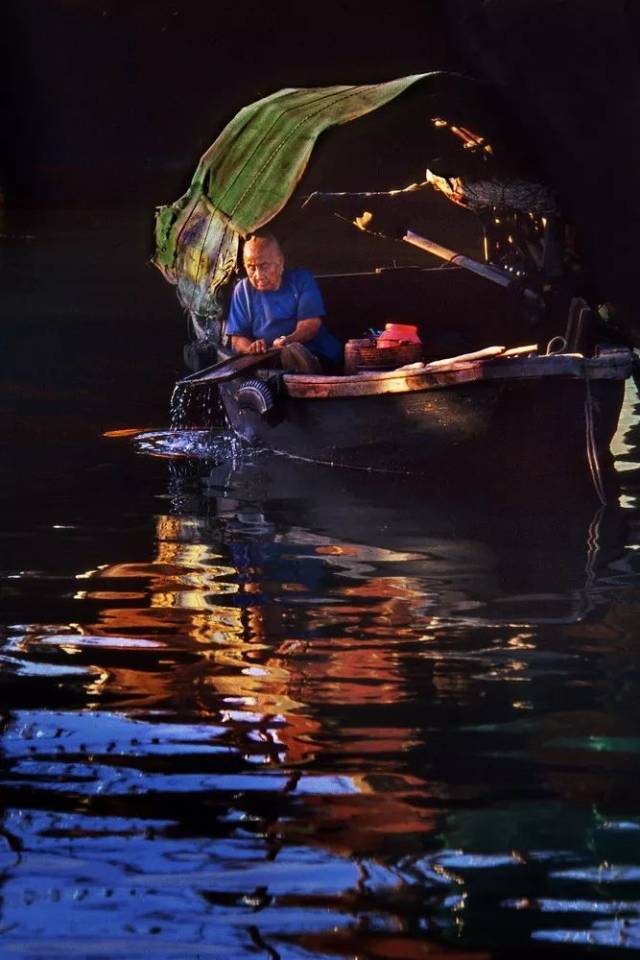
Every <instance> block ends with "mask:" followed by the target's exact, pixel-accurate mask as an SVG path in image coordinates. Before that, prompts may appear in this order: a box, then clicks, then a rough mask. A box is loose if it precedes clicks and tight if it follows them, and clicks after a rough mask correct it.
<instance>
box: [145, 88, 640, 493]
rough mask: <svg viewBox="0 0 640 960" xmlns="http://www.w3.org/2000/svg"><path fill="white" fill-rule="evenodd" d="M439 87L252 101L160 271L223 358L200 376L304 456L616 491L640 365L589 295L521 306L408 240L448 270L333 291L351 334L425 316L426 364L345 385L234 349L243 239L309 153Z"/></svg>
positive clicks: (350, 377)
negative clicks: (618, 435) (573, 477)
mask: <svg viewBox="0 0 640 960" xmlns="http://www.w3.org/2000/svg"><path fill="white" fill-rule="evenodd" d="M424 80H425V76H421V77H413V78H403V79H402V80H400V81H392V82H390V83H387V84H378V85H371V86H367V87H359V88H358V87H335V88H325V89H321V90H293V91H280V92H279V93H278V94H274V95H273V96H272V97H268V98H266V99H265V100H263V101H259V102H258V103H257V104H252V105H250V106H249V107H247V108H245V110H244V111H241V113H240V114H239V115H238V116H237V117H236V118H235V119H234V120H233V121H232V122H231V123H230V124H229V126H228V127H227V128H226V129H225V130H224V131H223V133H222V134H221V136H220V137H219V138H218V140H217V141H216V142H215V143H214V144H213V146H212V147H211V148H210V150H209V151H207V153H206V154H205V155H204V157H203V158H202V160H201V161H200V165H199V167H198V170H197V171H196V175H195V176H194V180H193V182H192V186H191V188H190V190H189V192H188V193H187V194H186V195H185V196H184V197H182V198H181V199H180V200H179V201H178V202H177V203H176V204H174V205H173V206H172V207H167V208H162V209H161V210H160V212H159V215H158V220H157V254H156V261H155V262H156V265H158V266H159V267H160V268H161V269H162V271H163V273H164V274H165V276H166V277H167V278H168V279H170V280H171V281H172V282H174V283H176V284H177V286H178V293H179V297H180V299H181V302H182V303H183V305H184V306H185V307H186V308H187V309H188V310H189V312H190V316H191V319H192V322H193V328H194V331H195V333H196V334H197V336H198V337H199V339H200V340H201V341H203V342H206V343H207V344H209V345H210V346H211V345H212V346H213V347H214V349H215V352H216V358H217V360H218V361H225V362H223V363H222V365H220V364H218V365H215V366H214V367H213V368H212V369H211V370H210V371H208V372H207V371H202V372H201V373H200V374H196V375H195V376H194V377H191V378H187V379H189V380H190V381H191V382H192V383H193V382H194V381H196V382H203V381H208V382H210V383H214V382H217V384H218V387H219V390H220V395H221V397H222V401H223V404H224V408H225V411H226V414H227V417H228V420H229V423H230V425H231V427H232V429H233V430H234V431H235V432H236V434H237V435H238V436H239V437H242V438H244V439H246V440H249V441H258V442H260V443H263V444H265V445H267V446H268V447H269V448H271V449H272V450H273V451H275V452H277V453H281V454H286V455H288V456H290V457H297V458H300V459H303V460H310V461H315V462H318V463H323V464H331V465H335V466H342V467H351V468H359V469H366V470H382V471H390V472H414V471H424V470H430V469H433V468H434V467H435V466H436V465H437V464H438V463H446V464H448V465H452V464H454V463H458V464H459V465H460V466H461V467H462V468H463V469H464V468H465V467H468V465H469V464H471V463H473V464H474V469H477V468H478V467H479V466H480V465H483V466H487V465H488V464H494V465H498V464H499V465H501V466H504V465H505V464H506V463H507V462H513V461H514V460H517V461H518V462H519V463H520V465H521V466H524V467H525V469H528V468H529V466H539V465H544V466H545V468H548V467H550V466H551V465H553V466H557V464H558V463H559V462H560V461H562V462H567V461H569V462H571V461H573V463H574V464H575V457H576V456H577V457H578V458H579V459H580V462H581V463H582V464H584V465H588V466H589V467H590V469H591V473H592V475H593V477H594V483H595V485H596V489H597V490H598V493H599V495H600V497H601V499H603V498H604V496H605V494H604V491H603V488H602V481H601V479H600V477H601V473H602V469H601V466H602V462H603V460H606V458H607V457H608V450H609V444H610V441H611V438H612V436H613V433H614V432H615V429H616V426H617V423H618V417H619V413H620V409H621V404H622V400H623V393H624V382H625V380H626V379H627V378H628V377H629V376H630V375H631V371H632V360H633V356H632V353H631V351H630V350H629V349H627V348H626V347H625V346H620V345H615V344H612V343H610V342H607V339H606V338H602V340H601V342H599V341H600V333H599V330H598V323H597V319H596V317H595V314H594V313H593V312H592V311H591V310H590V309H589V307H588V305H587V304H586V303H585V302H584V301H582V300H581V299H579V298H574V299H573V300H572V301H571V308H570V310H569V312H568V315H567V313H566V306H567V304H568V301H567V303H565V313H564V314H563V313H562V312H561V311H560V312H559V311H558V310H557V309H555V311H548V310H545V309H544V308H543V306H542V301H541V298H540V296H539V295H538V294H536V293H535V292H532V291H531V290H530V289H529V288H528V287H527V286H526V285H525V284H526V279H527V278H525V279H524V280H523V279H522V278H519V280H518V283H517V291H516V292H517V296H514V276H512V275H509V274H508V273H506V272H505V271H504V270H500V269H498V268H497V267H495V266H491V265H490V264H486V263H485V264H482V263H478V262H477V261H475V260H473V259H470V258H468V257H462V256H460V255H457V254H456V253H455V252H453V251H449V250H447V249H446V248H443V247H440V246H439V245H438V244H434V243H432V242H431V241H427V240H425V239H424V238H421V237H419V236H417V235H416V234H412V233H411V232H407V233H406V234H405V236H404V237H403V239H404V240H405V241H408V242H409V243H411V244H413V245H414V246H417V247H422V248H423V249H425V250H426V251H427V252H428V253H431V254H434V255H435V256H437V257H438V258H439V259H441V260H444V261H446V262H447V263H448V269H442V268H441V267H440V268H437V269H436V268H433V267H430V266H426V267H423V266H421V265H419V264H416V263H414V264H413V265H412V266H411V267H410V268H407V267H404V266H403V267H399V268H385V269H378V270H372V271H357V272H353V273H342V274H333V275H327V276H322V277H319V283H320V287H321V289H322V293H323V296H324V298H325V301H326V303H327V307H328V324H329V326H330V327H331V328H332V329H333V331H334V332H335V333H337V334H338V335H339V336H340V337H341V338H342V339H343V341H346V340H348V339H349V338H351V337H358V336H362V332H363V330H366V329H367V328H372V327H373V328H376V327H379V326H381V325H383V324H384V323H385V322H388V321H394V322H400V323H410V324H413V325H415V326H416V327H417V328H418V330H419V334H420V337H421V340H422V343H423V344H424V352H425V357H424V360H423V361H420V362H417V363H414V364H410V365H403V366H401V367H399V368H398V369H393V370H375V369H367V370H359V371H357V372H352V373H348V374H344V375H334V376H329V375H325V374H315V373H314V374H311V373H293V372H286V371H282V370H278V369H275V368H274V366H275V364H274V360H273V358H272V357H271V356H268V357H266V358H260V357H256V356H252V355H249V357H247V355H244V357H239V358H238V359H237V361H234V360H233V358H232V355H231V353H230V351H229V348H228V346H227V345H225V339H224V309H223V308H222V307H221V305H220V304H221V297H220V291H221V290H222V289H224V287H225V285H226V284H228V283H229V281H230V280H231V278H232V273H233V270H234V268H235V265H236V263H237V258H238V249H239V248H238V244H239V240H240V238H241V237H242V236H246V235H248V234H249V233H251V232H253V231H254V230H255V229H257V228H259V227H262V226H264V225H265V224H267V223H271V222H272V221H274V219H275V218H276V217H277V216H278V215H279V214H280V213H281V211H282V210H283V209H284V207H285V206H286V205H287V202H288V201H289V200H290V198H291V196H292V194H293V191H294V188H295V187H296V185H297V183H298V181H299V180H300V178H301V176H302V174H303V172H304V170H305V168H306V165H307V162H308V160H309V156H310V152H311V146H310V144H313V143H314V142H315V139H316V138H317V137H318V136H319V134H320V133H321V132H323V131H324V130H326V129H327V128H328V127H330V126H332V125H336V124H342V123H345V122H346V121H347V120H357V119H358V117H360V116H362V115H364V114H365V113H370V112H372V111H375V110H377V109H379V108H380V107H381V106H385V104H387V105H388V104H389V103H391V102H392V101H395V100H396V99H397V98H400V97H401V96H402V94H403V93H405V92H406V91H407V89H409V88H411V87H413V85H415V84H416V83H419V82H423V81H424ZM385 109H388V106H387V107H385ZM419 186H421V185H415V184H414V185H413V186H412V187H411V189H413V187H416V189H417V188H418V187H419ZM396 192H403V191H396ZM358 225H361V224H358ZM431 262H433V261H431ZM527 297H529V303H527ZM533 338H535V340H536V342H535V343H531V342H530V341H531V340H532V339H533ZM494 345H495V346H494Z"/></svg>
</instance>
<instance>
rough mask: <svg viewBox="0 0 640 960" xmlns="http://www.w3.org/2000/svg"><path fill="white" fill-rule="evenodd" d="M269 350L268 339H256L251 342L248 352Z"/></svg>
mask: <svg viewBox="0 0 640 960" xmlns="http://www.w3.org/2000/svg"><path fill="white" fill-rule="evenodd" d="M266 352H267V341H266V340H254V341H253V343H251V344H249V349H248V350H247V353H266Z"/></svg>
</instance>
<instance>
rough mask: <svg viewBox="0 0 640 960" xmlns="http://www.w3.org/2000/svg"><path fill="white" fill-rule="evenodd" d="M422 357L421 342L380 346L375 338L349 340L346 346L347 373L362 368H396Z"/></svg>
mask: <svg viewBox="0 0 640 960" xmlns="http://www.w3.org/2000/svg"><path fill="white" fill-rule="evenodd" d="M421 359H422V346H421V344H419V343H397V344H395V345H394V346H392V347H378V346H376V341H375V340H347V343H346V345H345V348H344V369H345V373H358V371H360V370H394V369H395V368H396V367H402V366H404V365H405V363H415V362H416V361H417V360H421Z"/></svg>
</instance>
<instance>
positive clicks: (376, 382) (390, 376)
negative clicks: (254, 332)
mask: <svg viewBox="0 0 640 960" xmlns="http://www.w3.org/2000/svg"><path fill="white" fill-rule="evenodd" d="M631 365H632V352H631V350H630V349H629V348H627V347H618V348H610V349H606V350H602V351H601V352H600V353H599V354H598V355H597V356H595V357H584V356H583V355H582V354H558V353H555V354H549V355H545V356H534V357H513V358H509V357H504V358H502V357H499V356H498V357H491V358H487V359H480V360H465V361H457V362H455V363H452V364H451V365H450V366H442V364H441V362H440V361H439V362H438V367H437V368H436V369H432V370H431V371H430V370H429V364H425V365H424V366H423V367H422V368H421V369H419V370H416V369H411V368H409V367H408V368H403V367H399V368H397V369H395V370H382V371H374V370H368V371H362V372H359V373H354V374H348V375H346V376H345V375H329V374H317V373H316V374H309V373H285V374H284V375H283V377H282V380H283V383H284V388H285V392H286V394H287V395H288V396H289V397H292V398H297V399H305V398H308V399H318V400H321V399H332V398H334V397H335V398H339V397H344V398H348V397H353V398H356V397H363V396H375V395H377V394H381V395H382V394H393V393H396V394H398V393H400V394H402V393H413V392H417V391H429V390H442V389H446V388H451V387H455V386H456V385H458V384H465V383H473V382H481V381H494V382H495V381H501V380H502V381H513V380H531V379H534V378H536V379H539V380H543V379H546V378H554V379H555V378H557V377H564V378H568V379H573V380H586V379H587V378H588V379H589V380H626V379H627V378H628V377H629V376H630V375H631Z"/></svg>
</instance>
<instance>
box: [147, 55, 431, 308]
mask: <svg viewBox="0 0 640 960" xmlns="http://www.w3.org/2000/svg"><path fill="white" fill-rule="evenodd" d="M439 75H440V72H439V71H437V72H434V73H420V74H414V75H412V76H408V77H401V78H400V79H397V80H389V81H387V82H385V83H374V84H362V85H358V86H345V85H342V86H334V87H313V88H308V89H285V90H280V91H278V92H277V93H274V94H272V95H271V96H269V97H265V98H264V99H262V100H258V101H256V102H255V103H252V104H249V106H247V107H244V109H242V110H241V111H240V112H239V113H238V114H237V115H236V116H235V117H234V118H233V120H231V122H230V123H229V124H228V125H227V126H226V127H225V129H224V130H223V131H222V133H221V134H220V136H219V137H218V138H217V140H216V141H215V142H214V143H213V144H212V146H211V147H209V149H208V150H207V151H206V153H205V154H204V155H203V156H202V158H201V160H200V162H199V164H198V166H197V169H196V172H195V174H194V176H193V179H192V181H191V184H190V186H189V189H188V191H187V192H186V193H185V194H184V195H183V196H182V197H180V199H179V200H177V201H176V202H175V203H174V204H172V205H171V206H166V207H160V208H159V210H158V212H157V216H156V253H155V257H154V262H155V264H156V266H158V267H159V268H160V269H161V270H162V272H163V273H164V275H165V276H166V277H167V279H169V280H170V281H171V282H173V283H178V285H179V286H180V282H181V279H182V280H184V281H185V289H186V287H187V286H188V288H189V291H190V292H189V294H188V296H187V297H186V298H185V297H182V299H183V300H184V302H185V306H186V307H187V308H188V309H190V310H191V309H192V307H193V305H194V304H195V302H196V299H197V300H198V302H199V303H201V304H202V306H201V308H198V311H197V312H198V313H200V314H202V315H204V314H205V313H211V310H209V309H208V307H207V306H206V303H207V302H208V300H211V309H212V310H213V312H215V299H216V291H217V290H218V289H219V288H220V286H221V285H222V284H223V283H224V282H226V280H227V279H228V277H229V271H230V268H229V263H230V262H231V260H232V258H233V255H234V249H235V250H236V251H237V240H238V236H246V235H247V234H249V233H252V232H253V231H255V230H257V229H258V228H260V227H262V226H264V225H265V224H267V223H269V221H270V220H272V219H273V218H274V217H275V216H276V214H278V213H279V212H280V211H281V210H282V208H283V207H284V206H285V204H286V203H287V201H288V200H289V198H290V197H291V195H292V193H293V192H294V190H295V188H296V186H297V184H298V182H299V181H300V178H301V177H302V175H303V173H304V170H305V168H306V166H307V163H308V162H309V158H310V156H311V153H312V151H313V148H314V145H315V143H316V140H317V139H318V137H319V136H320V134H321V133H323V132H324V131H325V130H327V129H328V128H329V127H332V126H335V125H337V124H343V123H348V122H349V121H351V120H356V119H357V118H358V117H362V116H364V115H365V114H367V113H371V112H372V111H374V110H377V109H378V108H379V107H382V106H384V105H385V104H387V103H389V102H390V101H391V100H394V99H395V98H396V97H398V96H399V95H400V94H402V93H403V92H404V91H405V90H407V89H408V88H409V87H411V86H413V84H415V83H417V82H418V81H419V80H422V79H424V78H425V77H432V76H439ZM207 218H209V221H210V222H211V228H209V227H207V226H206V224H207ZM209 248H210V249H209ZM218 260H220V262H221V266H220V269H218ZM222 263H224V264H225V267H224V269H222ZM187 273H188V274H189V275H188V277H187V276H186V274H187ZM196 288H197V290H196ZM207 291H208V293H207Z"/></svg>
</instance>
